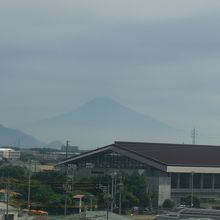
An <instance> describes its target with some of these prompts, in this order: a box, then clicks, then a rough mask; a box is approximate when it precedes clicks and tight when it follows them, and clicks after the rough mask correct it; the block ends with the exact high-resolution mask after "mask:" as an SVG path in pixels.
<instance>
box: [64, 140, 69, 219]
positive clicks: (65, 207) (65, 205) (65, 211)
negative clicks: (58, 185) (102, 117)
mask: <svg viewBox="0 0 220 220" xmlns="http://www.w3.org/2000/svg"><path fill="white" fill-rule="evenodd" d="M69 142H70V141H69V140H67V141H66V159H67V157H68V146H69ZM65 166H66V167H65V168H66V184H65V188H66V189H65V204H64V216H66V213H67V191H68V186H67V185H68V166H67V164H66V165H65Z"/></svg>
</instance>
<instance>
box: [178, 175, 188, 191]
mask: <svg viewBox="0 0 220 220" xmlns="http://www.w3.org/2000/svg"><path fill="white" fill-rule="evenodd" d="M180 188H182V189H186V188H190V174H189V173H180Z"/></svg>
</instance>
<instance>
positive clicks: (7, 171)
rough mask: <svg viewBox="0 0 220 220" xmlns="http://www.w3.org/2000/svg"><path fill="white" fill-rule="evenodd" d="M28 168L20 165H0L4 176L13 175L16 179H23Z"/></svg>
mask: <svg viewBox="0 0 220 220" xmlns="http://www.w3.org/2000/svg"><path fill="white" fill-rule="evenodd" d="M25 173H26V168H23V167H20V166H13V165H7V166H0V174H1V176H2V177H13V178H16V179H23V178H24V177H25Z"/></svg>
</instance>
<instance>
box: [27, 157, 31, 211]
mask: <svg viewBox="0 0 220 220" xmlns="http://www.w3.org/2000/svg"><path fill="white" fill-rule="evenodd" d="M30 197H31V161H29V169H28V207H27V208H28V210H30V208H31V204H30Z"/></svg>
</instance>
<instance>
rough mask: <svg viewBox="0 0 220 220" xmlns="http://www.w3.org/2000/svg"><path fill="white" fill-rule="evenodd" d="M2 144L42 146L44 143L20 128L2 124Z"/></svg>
mask: <svg viewBox="0 0 220 220" xmlns="http://www.w3.org/2000/svg"><path fill="white" fill-rule="evenodd" d="M0 146H13V147H42V146H43V143H42V142H40V141H39V140H37V139H36V138H34V137H33V136H31V135H28V134H26V133H24V132H22V131H20V130H17V129H13V128H7V127H5V126H3V125H1V124H0Z"/></svg>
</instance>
